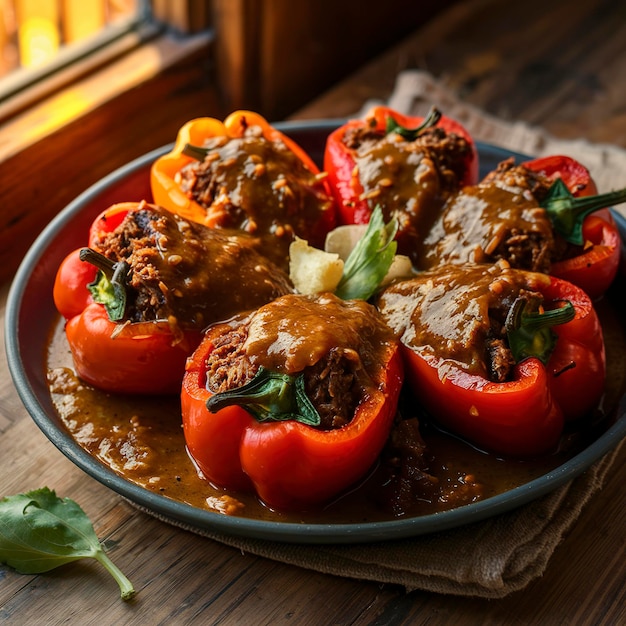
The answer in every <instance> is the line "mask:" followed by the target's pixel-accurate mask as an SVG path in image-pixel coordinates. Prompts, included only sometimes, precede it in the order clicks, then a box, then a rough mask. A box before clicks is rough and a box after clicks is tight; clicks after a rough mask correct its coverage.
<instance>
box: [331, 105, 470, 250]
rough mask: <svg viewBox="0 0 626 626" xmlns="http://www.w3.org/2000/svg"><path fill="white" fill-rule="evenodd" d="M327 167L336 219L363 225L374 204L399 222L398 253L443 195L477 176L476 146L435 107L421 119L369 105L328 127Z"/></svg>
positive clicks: (409, 246) (421, 230) (411, 242)
mask: <svg viewBox="0 0 626 626" xmlns="http://www.w3.org/2000/svg"><path fill="white" fill-rule="evenodd" d="M324 169H325V170H326V171H327V172H328V177H329V180H330V183H331V186H332V188H333V191H334V193H335V198H336V201H337V207H338V211H339V214H340V218H341V221H342V222H343V223H344V224H364V223H367V222H368V221H369V219H370V216H371V214H372V211H373V210H374V208H375V207H376V206H380V207H381V208H382V210H383V215H384V218H385V220H390V219H391V218H392V217H395V218H396V219H397V221H398V235H397V238H398V244H399V251H400V253H401V254H406V255H408V256H411V257H412V256H413V252H414V246H415V243H416V241H419V240H420V239H421V238H423V236H424V234H425V231H426V230H427V229H428V227H429V226H430V224H431V223H432V222H433V221H434V219H435V217H436V216H437V215H438V214H439V211H440V209H441V206H442V203H443V202H444V200H445V198H446V197H447V195H448V194H450V193H453V192H456V191H457V190H458V189H460V188H461V187H463V186H464V185H469V184H474V183H476V182H477V180H478V153H477V150H476V146H475V144H474V142H473V140H472V138H471V137H470V135H469V134H468V133H467V131H466V130H465V129H464V128H463V127H462V126H461V125H460V124H459V123H458V122H456V121H454V120H452V119H450V118H448V117H446V116H444V115H441V114H440V113H439V112H438V111H437V110H434V109H433V110H432V111H431V112H430V114H429V115H428V116H427V117H426V118H422V117H408V116H405V115H401V114H400V113H398V112H396V111H394V110H392V109H390V108H388V107H384V106H377V107H373V108H372V109H371V110H370V111H369V112H368V114H367V115H365V116H364V117H363V118H362V119H353V120H350V121H348V122H347V123H346V124H344V125H342V126H340V127H339V128H338V129H337V130H335V131H334V132H333V133H331V134H330V135H329V137H328V139H327V142H326V149H325V154H324Z"/></svg>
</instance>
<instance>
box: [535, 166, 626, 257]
mask: <svg viewBox="0 0 626 626" xmlns="http://www.w3.org/2000/svg"><path fill="white" fill-rule="evenodd" d="M622 202H626V189H620V190H618V191H609V192H608V193H601V194H599V195H595V196H581V197H579V198H576V197H574V196H573V195H572V193H571V191H570V190H569V189H568V188H567V185H566V184H565V183H564V182H563V179H561V178H557V179H556V180H555V181H554V183H552V185H551V187H550V189H549V190H548V195H547V196H546V197H545V198H544V200H543V202H541V205H540V206H541V207H543V208H544V209H545V210H546V212H547V213H548V217H549V218H550V221H551V222H552V226H553V227H554V230H556V232H558V233H559V234H560V235H561V236H562V237H563V238H564V239H565V240H566V241H569V242H570V243H573V244H576V245H578V246H582V245H583V244H584V243H585V238H584V237H583V222H584V221H585V218H586V217H587V215H589V214H590V213H593V212H594V211H597V210H599V209H603V208H605V207H609V206H613V205H614V204H621V203H622Z"/></svg>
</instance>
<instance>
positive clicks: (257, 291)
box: [54, 202, 292, 394]
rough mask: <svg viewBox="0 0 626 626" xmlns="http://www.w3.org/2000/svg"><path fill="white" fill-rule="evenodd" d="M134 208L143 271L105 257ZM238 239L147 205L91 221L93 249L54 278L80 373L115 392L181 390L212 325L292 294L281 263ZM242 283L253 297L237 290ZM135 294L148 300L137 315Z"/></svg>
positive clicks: (131, 205) (71, 258) (130, 235)
mask: <svg viewBox="0 0 626 626" xmlns="http://www.w3.org/2000/svg"><path fill="white" fill-rule="evenodd" d="M131 213H132V214H136V215H135V216H134V217H136V220H135V221H132V220H131V222H130V223H129V224H128V228H129V230H128V232H125V233H124V234H123V235H122V236H121V241H122V246H128V247H129V248H132V244H130V243H129V241H134V240H135V239H136V240H137V242H138V251H137V256H136V257H135V263H136V264H137V267H138V268H139V269H138V270H137V271H136V272H135V276H133V270H132V268H131V266H130V265H129V263H127V262H126V260H124V259H118V260H117V261H114V260H112V259H110V258H107V256H106V254H105V253H106V252H107V245H108V244H107V236H108V235H110V234H112V233H113V234H114V235H115V236H116V237H118V235H119V233H118V234H116V233H115V231H116V229H117V228H118V227H119V226H120V225H122V224H123V223H124V222H125V220H127V219H128V218H129V215H130V214H131ZM136 229H139V231H137V230H136ZM135 233H137V234H135ZM238 241H239V240H238V239H237V241H236V240H235V239H234V238H233V237H231V236H229V235H228V234H226V233H217V232H216V231H212V230H210V229H207V228H205V227H203V226H200V225H195V226H194V227H193V228H192V227H191V226H190V225H189V223H188V222H187V221H186V220H183V219H182V218H180V217H177V216H175V215H173V214H172V213H170V212H169V211H166V210H165V209H162V208H159V207H156V206H155V205H150V204H147V203H143V202H142V203H135V202H127V203H121V204H117V205H113V206H112V207H110V208H109V209H107V210H105V211H103V212H102V213H101V214H100V215H99V216H98V217H97V218H96V219H95V220H94V222H93V223H92V225H91V228H90V231H89V244H90V247H88V248H87V247H86V248H82V249H80V250H76V251H74V252H72V253H71V254H70V255H68V257H67V258H66V259H65V260H64V262H63V263H62V264H61V266H60V268H59V270H58V272H57V276H56V279H55V287H54V301H55V305H56V307H57V310H58V311H59V312H60V313H61V314H62V315H63V316H64V317H65V319H66V325H65V333H66V336H67V340H68V344H69V347H70V350H71V352H72V357H73V360H74V366H75V369H76V373H77V375H78V376H79V377H80V378H81V379H83V380H84V381H86V382H88V383H90V384H91V385H93V386H95V387H98V388H100V389H103V390H106V391H111V392H118V393H139V394H142V393H152V394H175V393H180V386H181V383H182V378H183V375H184V371H185V363H186V359H187V357H188V356H189V355H190V354H191V353H192V352H193V350H194V349H195V348H196V347H197V346H198V344H199V343H200V340H201V338H202V334H203V330H204V328H205V326H206V325H207V324H209V323H212V322H215V321H217V320H222V319H228V318H229V317H231V316H232V315H234V314H236V313H239V312H241V310H243V309H245V308H247V307H248V306H254V305H256V306H260V305H261V304H264V303H266V302H268V301H270V300H272V299H273V298H275V297H277V296H278V295H282V294H284V293H289V292H290V291H291V290H292V287H291V285H290V284H289V281H288V278H287V277H286V276H283V275H282V274H281V273H280V272H279V270H278V268H276V267H275V266H274V265H272V264H271V263H269V262H268V261H266V260H265V259H263V257H261V256H260V255H259V254H258V253H257V252H256V251H255V250H254V248H253V246H252V245H250V246H248V243H244V241H245V242H247V240H245V239H242V241H241V242H239V243H238ZM122 256H123V255H122ZM203 263H204V264H205V265H206V267H205V265H203ZM209 267H210V268H214V269H212V270H209V269H207V268H209ZM150 268H152V269H150ZM97 270H99V271H97ZM238 272H239V273H238ZM135 278H136V280H135ZM233 280H235V281H237V282H238V283H239V284H241V285H242V286H243V287H244V289H245V291H246V298H248V300H247V301H245V302H244V301H243V300H242V299H241V298H240V296H239V295H237V294H235V295H233V296H232V297H231V296H230V294H232V281H233ZM128 295H130V297H131V298H134V297H135V296H137V298H138V300H139V301H140V302H141V301H142V299H143V302H145V303H146V304H145V306H144V305H143V304H141V303H140V304H138V305H137V307H136V308H137V309H138V310H137V312H136V314H129V310H130V309H129V307H127V302H128V299H127V296H128ZM145 307H147V308H145ZM147 310H149V312H148V313H147V314H146V311H147ZM142 311H143V312H142Z"/></svg>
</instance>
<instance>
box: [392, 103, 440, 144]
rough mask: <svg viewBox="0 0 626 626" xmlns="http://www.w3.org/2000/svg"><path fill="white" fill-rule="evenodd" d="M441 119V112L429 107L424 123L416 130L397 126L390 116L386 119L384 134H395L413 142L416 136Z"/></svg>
mask: <svg viewBox="0 0 626 626" xmlns="http://www.w3.org/2000/svg"><path fill="white" fill-rule="evenodd" d="M440 119H441V111H439V110H438V109H437V108H435V107H431V109H430V111H429V112H428V115H427V116H426V117H425V118H424V121H423V122H422V123H421V124H420V125H419V126H418V127H417V128H406V127H405V126H402V125H401V124H398V122H396V120H394V119H393V117H392V116H391V115H390V116H389V117H388V118H387V124H386V128H385V134H386V135H389V134H390V133H397V134H398V135H400V136H401V137H404V139H406V140H407V141H415V139H417V136H418V135H419V134H420V133H421V132H423V131H425V130H426V129H427V128H430V127H431V126H436V125H437V122H438V121H439V120H440Z"/></svg>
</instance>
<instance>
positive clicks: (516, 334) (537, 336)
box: [504, 296, 576, 364]
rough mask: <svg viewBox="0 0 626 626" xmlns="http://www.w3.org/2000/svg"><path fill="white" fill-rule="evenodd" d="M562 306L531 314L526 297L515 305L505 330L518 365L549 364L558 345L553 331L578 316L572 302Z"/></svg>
mask: <svg viewBox="0 0 626 626" xmlns="http://www.w3.org/2000/svg"><path fill="white" fill-rule="evenodd" d="M560 302H561V304H562V306H559V307H558V308H556V309H551V310H549V311H528V309H529V302H528V299H527V298H524V297H523V296H520V297H518V298H516V300H515V302H513V304H512V305H511V308H510V309H509V313H508V315H507V317H506V322H505V326H504V327H505V330H506V333H507V339H508V342H509V348H510V349H511V352H512V353H513V358H514V359H515V362H516V363H519V362H520V361H523V360H524V359H527V358H530V357H536V358H538V359H539V360H540V361H541V362H542V363H544V364H546V363H547V362H548V360H549V359H550V356H551V354H552V351H553V350H554V347H555V346H556V341H557V335H556V333H554V331H553V330H552V327H553V326H557V325H559V324H565V323H567V322H570V321H571V320H573V319H574V316H575V315H576V310H575V309H574V306H573V305H572V303H571V302H570V301H569V300H561V301H560Z"/></svg>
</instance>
